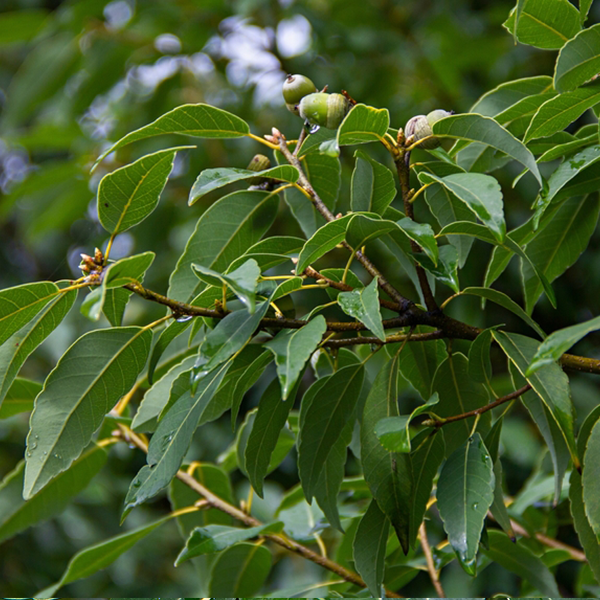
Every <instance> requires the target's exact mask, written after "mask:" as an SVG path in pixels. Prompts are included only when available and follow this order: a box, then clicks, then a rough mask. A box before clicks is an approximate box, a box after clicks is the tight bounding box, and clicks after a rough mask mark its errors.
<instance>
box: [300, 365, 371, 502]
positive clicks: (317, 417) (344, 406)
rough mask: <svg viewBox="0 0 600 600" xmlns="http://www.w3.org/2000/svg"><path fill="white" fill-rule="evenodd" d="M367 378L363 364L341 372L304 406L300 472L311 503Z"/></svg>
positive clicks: (330, 378) (346, 368)
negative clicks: (326, 462)
mask: <svg viewBox="0 0 600 600" xmlns="http://www.w3.org/2000/svg"><path fill="white" fill-rule="evenodd" d="M363 379H364V369H363V366H362V364H360V363H359V364H357V365H350V366H347V367H344V368H342V369H339V370H338V371H336V372H335V373H334V374H333V375H331V377H329V378H328V379H327V381H326V383H325V384H324V385H323V387H321V388H320V389H319V391H318V394H317V395H316V397H315V398H314V399H313V401H312V402H311V403H310V404H308V403H307V406H306V407H304V406H303V411H302V415H301V418H300V433H299V441H298V472H299V475H300V481H301V482H302V489H303V490H304V495H305V496H306V499H307V500H309V501H310V500H311V499H312V497H313V496H314V489H315V487H316V486H317V484H318V482H319V477H320V474H321V469H322V467H323V464H324V462H325V461H326V460H327V458H328V456H329V454H330V452H331V451H332V449H333V447H334V444H335V441H336V440H337V439H338V438H339V436H340V435H341V434H342V432H343V430H344V427H345V426H346V424H347V423H348V422H349V421H350V419H352V418H353V417H354V415H355V407H356V404H357V402H358V398H359V396H360V392H361V389H362V383H363Z"/></svg>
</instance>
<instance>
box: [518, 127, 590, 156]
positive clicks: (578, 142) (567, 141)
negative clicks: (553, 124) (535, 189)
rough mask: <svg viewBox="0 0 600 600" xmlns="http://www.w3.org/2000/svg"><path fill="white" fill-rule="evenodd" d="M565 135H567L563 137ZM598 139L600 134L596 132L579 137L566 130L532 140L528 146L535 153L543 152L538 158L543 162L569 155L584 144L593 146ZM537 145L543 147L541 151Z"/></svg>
mask: <svg viewBox="0 0 600 600" xmlns="http://www.w3.org/2000/svg"><path fill="white" fill-rule="evenodd" d="M563 135H564V136H566V137H565V138H563V137H562V136H563ZM597 141H598V136H597V135H596V134H592V135H588V136H586V137H584V138H581V139H578V138H575V137H573V136H571V134H569V133H567V132H566V131H559V132H557V133H554V134H552V135H551V136H549V137H547V138H540V139H539V140H537V141H534V142H531V143H530V144H529V146H528V147H529V148H530V149H531V151H532V152H533V153H534V154H541V153H542V152H543V154H542V155H541V156H540V157H539V158H538V163H542V162H549V161H551V160H554V159H556V158H561V157H563V156H567V155H569V154H571V153H572V152H574V151H575V150H579V148H583V147H584V146H591V145H592V144H594V143H595V142H597ZM543 142H546V144H545V145H544V144H543ZM536 146H537V147H539V148H540V149H541V152H536V151H535V150H536Z"/></svg>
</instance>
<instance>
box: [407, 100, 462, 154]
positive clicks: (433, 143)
mask: <svg viewBox="0 0 600 600" xmlns="http://www.w3.org/2000/svg"><path fill="white" fill-rule="evenodd" d="M451 114H452V113H450V112H448V111H446V110H442V109H437V110H432V111H431V112H430V113H429V114H427V116H425V115H417V116H416V117H413V118H412V119H410V120H409V121H408V123H407V124H406V127H405V128H404V133H405V134H406V137H410V136H411V135H412V136H414V139H415V142H418V141H420V140H422V139H424V138H429V139H428V140H426V141H424V142H422V143H421V144H419V147H421V148H423V149H424V150H433V149H434V148H437V147H438V146H439V145H440V140H439V139H438V138H436V137H433V129H432V127H433V124H434V123H436V122H437V121H439V120H440V119H443V118H444V117H448V116H450V115H451Z"/></svg>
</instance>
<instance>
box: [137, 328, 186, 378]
mask: <svg viewBox="0 0 600 600" xmlns="http://www.w3.org/2000/svg"><path fill="white" fill-rule="evenodd" d="M191 324H192V321H191V320H190V319H188V320H186V321H176V320H175V321H172V322H171V323H169V325H168V326H167V327H165V328H164V329H163V330H162V331H161V333H160V335H159V336H158V339H157V340H156V343H155V344H154V347H153V348H152V354H151V355H150V360H149V361H148V382H149V383H152V382H153V379H154V370H155V368H156V365H157V364H158V361H159V360H160V357H161V356H162V355H163V354H164V352H165V350H166V349H167V348H168V347H169V344H171V342H172V341H173V340H174V339H175V338H176V337H177V336H179V335H181V334H182V333H183V332H184V331H185V330H186V329H187V328H188V327H189V326H190V325H191Z"/></svg>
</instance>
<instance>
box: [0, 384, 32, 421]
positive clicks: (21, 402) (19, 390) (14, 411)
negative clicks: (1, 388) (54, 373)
mask: <svg viewBox="0 0 600 600" xmlns="http://www.w3.org/2000/svg"><path fill="white" fill-rule="evenodd" d="M42 387H43V386H42V384H41V383H38V382H37V381H31V380H30V379H23V378H21V377H17V378H16V379H15V380H14V381H13V383H12V385H11V386H10V387H9V388H8V390H7V392H6V397H5V398H4V402H3V403H2V407H0V419H8V418H9V417H12V416H14V415H18V414H19V413H22V412H29V411H31V410H33V401H34V400H35V397H36V396H37V395H38V394H39V393H40V392H41V391H42Z"/></svg>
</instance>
